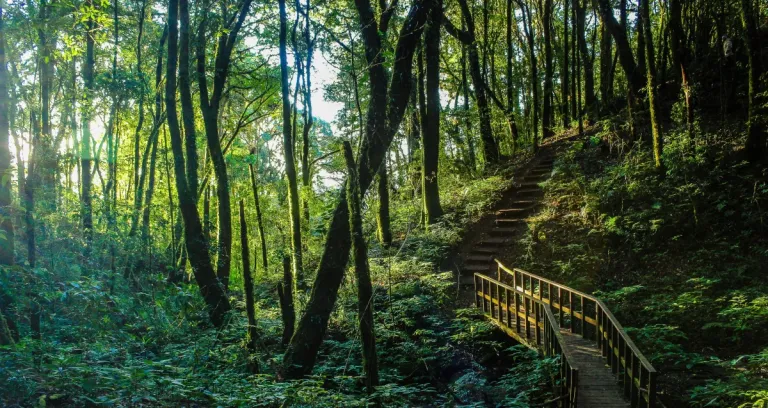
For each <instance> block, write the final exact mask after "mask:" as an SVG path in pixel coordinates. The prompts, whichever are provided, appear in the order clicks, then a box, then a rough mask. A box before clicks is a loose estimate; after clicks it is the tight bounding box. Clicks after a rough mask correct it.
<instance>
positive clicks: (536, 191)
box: [515, 188, 543, 195]
mask: <svg viewBox="0 0 768 408" xmlns="http://www.w3.org/2000/svg"><path fill="white" fill-rule="evenodd" d="M542 192H543V190H542V189H540V188H522V189H520V190H517V191H515V193H517V194H518V195H531V194H541V193H542Z"/></svg>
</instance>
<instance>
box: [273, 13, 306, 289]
mask: <svg viewBox="0 0 768 408" xmlns="http://www.w3.org/2000/svg"><path fill="white" fill-rule="evenodd" d="M278 3H279V7H280V87H281V93H282V96H283V159H284V161H285V176H286V178H287V179H288V201H289V205H290V209H289V214H288V216H289V218H290V221H291V255H292V259H293V281H294V284H295V286H296V288H295V289H298V290H301V291H304V290H305V289H306V283H305V280H304V269H303V257H302V247H301V212H300V211H301V210H300V209H299V187H298V181H297V175H296V159H295V155H294V150H293V149H294V142H293V133H291V126H292V124H291V101H290V92H291V91H290V85H289V84H288V42H287V37H288V27H287V20H288V17H287V14H286V10H285V0H278Z"/></svg>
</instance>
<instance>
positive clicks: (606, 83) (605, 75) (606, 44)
mask: <svg viewBox="0 0 768 408" xmlns="http://www.w3.org/2000/svg"><path fill="white" fill-rule="evenodd" d="M612 85H613V38H611V33H609V32H608V28H607V26H606V24H605V22H601V23H600V99H601V103H600V106H601V111H602V112H603V114H605V113H606V110H607V109H608V105H609V103H610V102H611V100H613V92H612V89H613V87H612Z"/></svg>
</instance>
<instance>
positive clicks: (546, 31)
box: [540, 0, 554, 138]
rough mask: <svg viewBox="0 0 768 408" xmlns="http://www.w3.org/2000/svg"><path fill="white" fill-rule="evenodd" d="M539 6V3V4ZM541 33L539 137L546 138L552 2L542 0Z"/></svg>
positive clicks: (548, 133)
mask: <svg viewBox="0 0 768 408" xmlns="http://www.w3.org/2000/svg"><path fill="white" fill-rule="evenodd" d="M540 4H541V3H540ZM542 7H543V16H542V22H541V25H542V31H543V35H544V95H543V104H542V109H541V135H542V138H548V137H550V136H552V135H553V134H554V132H553V131H552V122H551V120H552V92H553V89H552V75H553V74H552V63H553V59H554V58H553V57H552V0H544V1H543V4H542Z"/></svg>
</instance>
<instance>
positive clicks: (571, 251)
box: [518, 120, 768, 407]
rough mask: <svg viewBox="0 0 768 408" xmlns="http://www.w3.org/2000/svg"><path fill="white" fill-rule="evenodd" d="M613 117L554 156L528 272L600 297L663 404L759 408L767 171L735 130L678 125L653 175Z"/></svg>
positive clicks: (527, 243)
mask: <svg viewBox="0 0 768 408" xmlns="http://www.w3.org/2000/svg"><path fill="white" fill-rule="evenodd" d="M613 123H615V122H613V121H611V120H607V121H606V122H604V123H603V130H602V133H601V134H600V136H601V138H602V141H600V142H597V143H596V141H595V140H594V138H592V139H590V140H589V141H588V142H574V143H573V144H572V145H571V146H570V147H569V148H568V149H567V150H566V151H565V152H563V154H561V156H560V159H559V160H558V161H557V162H556V168H555V172H554V177H553V178H552V179H551V180H550V181H549V182H548V183H546V184H545V186H544V187H545V192H546V196H545V204H546V206H545V208H544V209H543V210H542V211H541V212H540V214H539V215H538V216H536V217H533V218H532V219H530V220H529V221H530V225H531V228H530V231H529V234H528V235H527V236H526V237H524V239H523V240H521V242H519V243H518V245H520V246H521V247H523V248H527V249H528V253H529V256H528V257H527V258H526V259H525V261H526V263H527V264H524V265H523V267H525V268H527V269H529V270H537V271H539V272H540V273H544V274H545V275H550V276H552V277H553V278H555V279H556V280H560V281H566V282H569V281H570V283H571V284H572V285H573V286H575V287H577V288H580V289H582V290H586V291H596V295H597V296H599V297H600V298H601V299H603V300H604V301H605V302H606V303H607V304H608V305H609V306H610V307H611V309H612V310H613V312H614V314H615V315H616V316H617V318H618V319H619V320H620V321H621V322H622V323H623V324H624V325H625V326H628V329H627V331H628V332H629V334H630V336H631V337H632V338H633V339H634V341H635V342H636V344H637V345H638V346H639V347H640V349H641V350H643V351H644V352H645V353H646V357H648V358H649V359H650V360H651V362H652V363H653V364H654V366H655V367H656V368H657V369H658V370H660V371H661V377H660V380H659V383H660V384H661V386H662V388H663V389H664V391H663V393H662V395H663V398H664V399H665V402H667V403H668V405H669V404H670V403H671V404H672V405H683V404H689V403H690V404H693V405H694V406H713V407H714V406H718V407H720V406H722V407H726V406H727V407H737V406H741V407H752V406H755V407H758V406H763V405H765V398H766V397H765V392H764V390H765V381H764V378H763V377H764V372H765V371H764V368H761V367H762V366H761V365H760V361H764V360H761V358H762V357H761V356H763V354H764V353H765V351H764V350H765V347H766V346H768V343H766V341H765V339H766V338H768V332H766V327H768V318H767V317H766V316H767V315H766V311H768V301H767V300H766V299H767V297H768V281H766V279H765V274H764V265H765V262H766V261H767V260H768V259H766V254H767V253H768V252H766V250H767V249H768V240H767V239H766V235H765V232H764V231H765V225H764V210H763V209H764V208H766V205H768V193H767V192H766V188H767V187H768V185H767V184H766V182H765V179H764V177H761V176H760V175H759V174H756V172H755V171H756V169H754V168H752V167H750V166H749V165H747V164H746V163H744V162H742V161H741V160H740V159H739V156H738V155H737V154H734V151H737V149H736V148H735V146H739V145H740V144H741V143H742V140H741V138H740V137H738V135H733V134H730V133H725V134H718V135H714V134H707V133H699V134H697V139H696V140H695V141H691V140H689V139H688V137H687V133H686V132H680V133H677V132H669V133H667V134H666V136H665V143H666V147H665V150H664V158H665V159H664V162H665V165H666V173H665V174H663V175H661V174H659V172H658V171H657V170H656V169H655V168H654V166H653V160H652V157H651V153H650V150H649V149H647V147H646V146H644V145H643V144H642V143H629V142H627V141H626V140H625V139H621V138H620V136H619V135H621V134H622V130H621V129H620V128H616V126H615V125H614V124H613ZM760 350H763V351H760ZM753 353H758V354H753ZM735 356H740V357H735ZM763 357H764V356H763ZM702 384H703V385H702Z"/></svg>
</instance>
